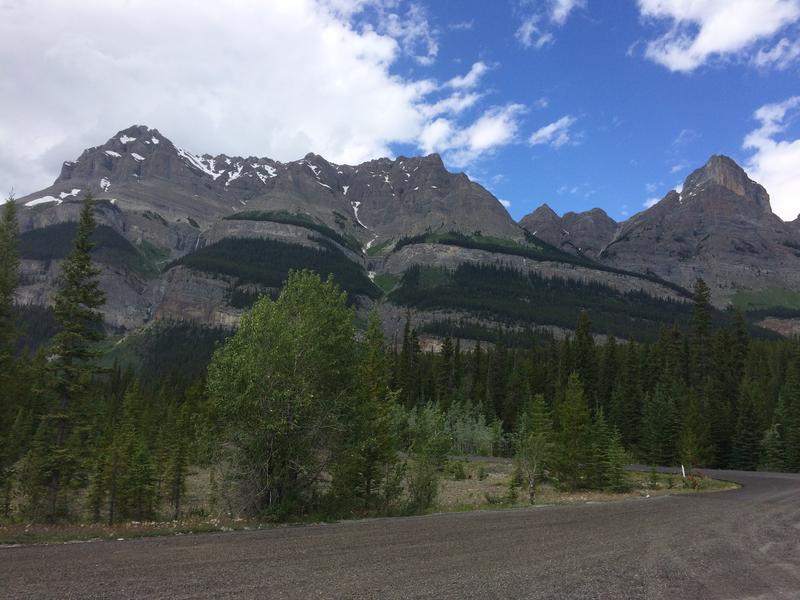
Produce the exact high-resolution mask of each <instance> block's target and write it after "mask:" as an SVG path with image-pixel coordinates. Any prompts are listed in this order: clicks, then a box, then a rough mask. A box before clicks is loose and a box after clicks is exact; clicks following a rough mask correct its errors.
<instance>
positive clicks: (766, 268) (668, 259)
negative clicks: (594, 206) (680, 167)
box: [599, 156, 800, 306]
mask: <svg viewBox="0 0 800 600" xmlns="http://www.w3.org/2000/svg"><path fill="white" fill-rule="evenodd" d="M599 258H600V259H601V261H603V262H605V263H608V264H613V265H616V266H623V265H624V267H625V268H629V269H632V270H640V271H643V270H650V271H652V272H654V273H656V274H658V275H660V276H661V277H664V278H665V279H669V280H671V281H675V282H677V283H679V284H681V285H684V286H691V284H692V282H693V281H694V280H695V279H696V278H698V277H702V278H703V279H705V280H706V282H707V283H708V284H709V286H710V287H711V291H712V298H713V300H714V301H715V303H717V304H718V305H720V306H724V305H725V304H727V303H728V302H731V301H736V299H737V295H738V294H740V293H742V292H748V293H752V292H758V291H761V290H769V289H787V290H794V291H797V290H800V236H798V233H797V230H796V229H795V228H793V227H792V226H791V225H790V224H787V223H784V222H783V221H782V220H781V219H780V218H779V217H777V216H776V215H775V214H773V213H772V210H771V208H770V203H769V195H768V194H767V192H766V190H765V189H764V188H763V187H762V186H761V185H759V184H758V183H756V182H754V181H752V180H751V179H750V178H749V177H747V174H746V173H745V172H744V170H743V169H742V168H741V167H739V166H738V165H737V164H736V163H735V162H734V161H733V160H731V159H730V158H727V157H725V156H712V157H711V159H710V160H709V161H708V162H707V163H706V165H705V166H703V167H701V168H700V169H697V170H696V171H694V172H693V173H691V174H690V175H689V176H688V177H687V178H686V180H685V182H684V185H683V188H682V191H681V192H680V193H679V192H676V191H671V192H669V193H668V194H667V195H666V196H665V197H664V198H663V199H662V200H661V201H660V202H658V203H657V204H656V205H654V206H653V207H651V208H649V209H647V210H645V211H643V212H641V213H639V214H637V215H634V216H633V217H631V219H629V220H628V221H626V222H625V223H623V224H622V226H621V227H620V228H619V230H618V232H617V233H616V235H615V236H614V238H613V240H611V241H610V243H609V244H608V245H607V246H606V247H605V248H604V249H603V251H602V252H601V253H600V256H599Z"/></svg>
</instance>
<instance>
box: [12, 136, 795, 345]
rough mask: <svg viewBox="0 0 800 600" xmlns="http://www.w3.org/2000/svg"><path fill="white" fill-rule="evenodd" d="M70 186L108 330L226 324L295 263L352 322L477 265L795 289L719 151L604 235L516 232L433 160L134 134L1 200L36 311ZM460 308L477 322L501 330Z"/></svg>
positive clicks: (651, 281)
mask: <svg viewBox="0 0 800 600" xmlns="http://www.w3.org/2000/svg"><path fill="white" fill-rule="evenodd" d="M87 192H91V193H92V194H93V195H94V197H95V198H96V200H97V202H96V216H97V221H98V225H99V227H98V232H97V236H96V237H97V240H96V241H97V248H96V250H95V260H96V261H97V263H98V264H99V265H100V267H101V270H102V275H101V279H102V285H103V288H104V289H105V291H106V294H107V297H108V302H107V304H106V306H105V307H104V316H105V319H106V321H107V322H108V323H109V324H110V325H111V326H113V327H115V328H119V329H123V330H132V329H136V328H138V327H141V326H142V325H144V324H146V323H148V322H150V321H153V320H157V319H170V320H180V319H191V320H195V321H199V322H202V323H207V324H213V325H223V326H230V327H233V326H235V325H236V324H237V323H238V319H239V318H240V316H241V314H242V311H243V309H245V308H246V307H247V306H249V303H250V302H252V299H253V298H255V297H256V296H257V295H258V294H259V293H269V292H274V291H275V290H277V289H278V288H279V287H280V285H281V282H282V281H283V279H284V278H285V275H286V273H287V272H288V270H289V269H302V268H312V269H315V270H317V271H319V272H321V273H323V274H327V273H333V274H334V275H335V277H336V279H337V281H339V282H340V283H341V284H342V285H343V287H344V288H345V289H346V290H347V291H348V293H350V295H351V298H352V300H353V301H354V302H355V304H356V306H357V307H359V309H360V310H366V309H367V308H368V307H369V306H371V305H372V303H373V302H374V301H376V300H378V299H380V298H381V297H382V296H383V297H384V299H386V296H385V293H386V292H388V291H390V290H391V289H392V288H393V287H395V286H397V285H400V281H401V278H402V276H403V274H404V273H407V272H408V271H409V270H410V269H412V268H414V267H416V266H422V267H429V268H431V269H434V270H436V269H439V270H440V272H442V273H453V272H454V271H455V270H456V269H457V267H459V265H464V264H468V265H488V266H491V267H502V268H510V269H511V270H512V271H513V272H515V273H528V274H531V276H533V277H543V278H545V280H546V279H547V278H553V277H555V278H559V279H562V280H567V281H570V282H574V283H575V284H576V285H592V286H594V285H597V284H601V285H602V286H606V288H607V290H609V291H607V292H603V293H608V294H627V293H630V292H639V291H642V292H644V293H645V294H647V295H648V296H649V297H652V298H660V299H664V298H670V299H673V300H674V299H681V298H682V297H683V296H682V294H681V292H680V290H679V289H677V288H676V286H674V285H671V282H674V283H678V284H680V285H682V286H684V287H690V286H691V284H692V283H693V282H694V279H695V278H696V277H698V276H701V277H704V278H705V279H706V280H707V281H709V283H710V284H711V285H712V289H713V290H714V299H715V301H717V302H718V303H719V304H721V305H722V304H724V303H725V302H727V301H728V300H729V299H730V298H731V297H732V296H733V295H734V294H735V293H737V291H739V290H746V289H749V290H761V289H768V288H770V287H781V288H786V287H787V286H795V289H799V288H798V284H800V262H798V261H800V223H798V222H795V223H790V224H786V223H783V222H782V221H780V219H778V218H777V217H775V215H773V214H772V212H771V211H770V207H769V197H768V195H767V193H766V191H764V189H763V188H762V187H761V186H759V185H758V184H756V183H755V182H752V181H750V180H749V179H748V178H747V176H746V174H745V173H744V171H742V170H741V169H740V168H739V167H738V166H737V165H736V164H735V163H733V161H731V160H730V159H727V158H724V157H712V159H711V160H710V161H709V163H708V164H707V165H706V166H705V167H703V168H702V169H698V170H697V171H695V172H694V173H692V175H690V176H689V177H688V178H687V180H686V183H685V185H684V189H683V193H682V194H677V193H675V192H671V193H670V194H668V195H667V196H666V197H665V198H664V199H663V200H662V201H661V202H659V203H658V204H657V205H656V206H654V207H652V208H651V209H649V210H647V211H645V212H643V213H640V214H638V215H636V216H634V217H633V218H631V219H630V220H629V221H627V222H625V223H622V224H617V223H616V222H615V221H614V220H613V219H611V218H610V217H609V216H608V215H607V214H606V213H605V212H603V211H602V210H600V209H594V210H590V211H587V212H583V213H567V214H565V215H564V216H563V217H559V216H558V215H557V214H556V213H555V212H553V211H552V210H551V209H550V208H549V207H548V206H546V205H545V206H542V207H540V208H539V209H537V210H536V211H535V212H534V213H532V214H530V215H528V216H527V217H525V218H524V219H522V220H521V222H520V223H519V224H517V223H515V222H514V221H513V220H512V219H511V218H510V216H509V215H508V213H507V212H506V210H505V209H504V208H503V207H502V205H501V204H500V202H499V201H498V200H497V199H496V198H495V197H494V196H492V195H491V194H490V193H489V192H488V191H486V190H485V189H484V188H483V187H481V186H480V185H478V184H476V183H474V182H472V181H470V180H469V178H468V177H466V176H465V175H463V174H453V173H449V172H448V171H447V170H446V169H445V167H444V165H443V164H442V161H441V159H440V158H439V157H438V156H437V155H430V156H425V157H411V158H407V157H400V158H397V159H395V160H390V159H385V158H384V159H378V160H373V161H369V162H367V163H363V164H361V165H356V166H351V165H336V164H332V163H329V162H328V161H326V160H325V159H324V158H322V157H320V156H317V155H314V154H308V155H306V156H305V157H304V158H302V159H300V160H297V161H293V162H289V163H280V162H277V161H274V160H271V159H268V158H257V157H247V158H244V157H236V156H233V157H229V156H225V155H217V156H211V155H195V154H192V153H191V152H189V151H187V150H185V149H182V148H179V147H176V146H175V145H174V144H173V143H172V142H171V141H170V140H168V139H167V138H166V137H164V136H163V135H162V134H161V133H160V132H159V131H157V130H155V129H150V128H148V127H144V126H134V127H130V128H128V129H125V130H123V131H120V132H119V133H117V134H116V135H115V136H113V137H112V138H110V139H109V140H108V141H107V142H106V143H105V144H103V145H101V146H97V147H95V148H90V149H87V150H85V151H84V152H83V153H82V154H81V156H80V157H79V158H78V159H77V160H75V161H68V162H65V163H64V165H63V167H62V170H61V173H60V175H59V176H58V178H57V179H56V181H55V182H54V183H53V185H52V186H50V187H48V188H46V189H44V190H41V191H39V192H37V193H35V194H31V195H29V196H27V197H24V198H20V199H18V203H19V204H20V210H19V221H20V228H21V231H22V236H21V239H22V257H23V265H22V266H23V285H22V287H21V288H20V291H19V300H20V301H21V302H23V303H34V304H45V305H46V304H49V303H50V302H51V300H52V294H53V290H54V289H55V287H56V285H57V280H58V277H59V274H60V268H61V262H62V260H63V258H64V257H65V256H66V255H67V253H68V252H69V248H70V243H71V235H73V234H74V224H75V222H76V221H77V218H78V213H79V211H80V206H81V200H82V198H83V196H84V194H85V193H87ZM451 232H456V235H455V236H454V235H452V234H451ZM448 236H449V237H448ZM401 240H402V243H401V244H400V247H398V248H396V249H395V247H394V246H395V244H397V243H398V242H400V241H401ZM541 241H544V242H547V243H548V244H549V246H547V245H546V244H542V243H541ZM631 271H633V272H638V273H639V274H640V275H637V274H636V273H630V272H631ZM641 274H648V275H647V276H645V277H642V276H641ZM656 276H658V277H661V278H663V279H664V280H667V281H666V282H665V281H660V280H659V279H658V277H656ZM373 281H374V282H377V283H380V284H381V285H382V286H383V290H381V289H379V288H378V286H377V285H376V283H373ZM455 283H457V281H455V280H454V284H455ZM473 283H474V282H473ZM517 283H518V282H517ZM517 283H515V284H514V285H517ZM448 285H449V284H448ZM520 289H522V288H520ZM676 289H677V291H676ZM593 290H594V288H593ZM523 291H524V290H523ZM595 291H596V290H594V291H592V292H591V293H595ZM437 293H438V292H437ZM452 293H453V294H456V295H457V294H459V293H460V292H459V291H458V290H456V289H454V291H453V292H452ZM481 293H482V292H481ZM525 293H527V292H525ZM445 296H446V295H445ZM445 296H442V297H445ZM388 298H389V301H390V302H393V301H395V300H394V299H393V297H392V296H389V297H388ZM522 301H523V300H520V302H522ZM627 301H629V300H625V301H624V302H627ZM555 302H556V303H557V302H558V301H557V299H556V300H555ZM624 302H623V304H624ZM462 304H463V302H462ZM398 310H401V309H399V308H398ZM470 310H472V312H474V313H476V314H477V313H480V314H481V316H480V319H481V320H482V321H483V322H486V323H490V322H494V323H495V325H493V327H495V328H496V327H497V326H500V324H501V323H507V322H508V321H507V320H506V321H503V319H504V318H505V319H508V317H507V316H506V317H503V318H501V317H500V316H497V315H493V314H492V311H491V309H483V308H481V309H480V310H478V309H477V308H474V307H473V308H472V309H470ZM504 310H506V312H508V307H506V308H505V309H504ZM476 311H477V312H476ZM384 312H385V311H384ZM389 312H392V311H389ZM395 312H396V311H395ZM401 312H402V311H401ZM441 312H442V310H438V309H437V311H436V314H439V313H441ZM511 312H514V313H515V314H518V316H519V315H520V314H521V315H522V316H523V317H524V319H526V323H528V324H530V323H531V322H533V323H536V322H537V320H536V319H538V318H541V319H546V317H538V316H537V314H538V313H537V311H531V312H530V315H528V313H527V312H526V311H522V312H521V313H517V312H515V311H511ZM387 314H388V313H387ZM392 314H394V313H392ZM398 314H399V313H398ZM463 317H464V315H463V314H460V316H459V318H463ZM515 318H517V317H515ZM559 318H560V319H561V321H560V324H559V327H561V328H563V327H565V326H569V325H565V324H564V322H565V319H564V318H563V315H561V316H560V317H559ZM503 326H505V325H503Z"/></svg>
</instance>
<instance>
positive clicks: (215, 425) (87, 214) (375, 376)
mask: <svg viewBox="0 0 800 600" xmlns="http://www.w3.org/2000/svg"><path fill="white" fill-rule="evenodd" d="M94 231H95V223H94V212H93V203H92V199H91V198H90V197H87V199H86V200H85V203H84V208H83V211H82V213H81V217H80V222H79V223H78V225H77V228H76V233H75V237H74V239H73V242H72V246H71V250H70V251H69V253H68V254H67V256H66V258H65V260H64V263H63V277H62V283H61V287H60V288H59V290H58V292H57V294H56V297H55V302H54V307H53V309H52V311H50V313H51V315H52V319H53V321H52V322H53V330H54V335H53V336H52V337H51V338H50V339H49V340H47V341H46V342H44V343H42V345H40V346H39V347H38V349H36V350H33V349H23V350H19V346H20V339H25V338H24V336H23V332H21V330H20V327H21V325H23V324H24V322H23V321H22V320H19V319H18V314H19V313H18V311H17V310H16V308H15V306H14V302H13V298H14V290H15V288H16V286H17V283H18V279H19V258H18V257H19V253H18V236H17V228H16V218H15V204H14V202H13V201H10V202H8V203H7V204H6V205H4V207H3V217H2V221H1V222H0V398H2V404H0V523H2V525H0V539H2V540H5V541H14V540H16V541H26V540H27V541H31V540H35V539H63V538H65V537H69V536H70V535H71V534H70V533H69V532H78V533H74V535H75V536H76V537H79V538H81V537H97V536H100V537H107V536H108V535H117V536H118V537H125V536H126V535H128V536H130V535H149V534H156V533H164V532H172V533H175V532H184V531H187V532H188V531H201V530H206V529H211V530H218V529H225V528H244V527H254V526H264V525H268V524H269V525H275V524H280V523H286V522H317V521H325V520H333V519H341V518H354V517H356V518H358V517H369V516H382V515H406V514H421V513H426V512H430V511H434V510H442V509H452V510H456V509H460V508H461V509H463V508H466V507H473V508H481V507H485V506H517V505H521V504H524V505H528V504H541V503H558V502H569V501H576V500H575V499H576V498H585V500H580V501H596V500H602V499H608V498H625V497H630V496H631V495H634V496H636V495H641V494H642V492H644V494H645V495H647V493H648V491H647V490H648V489H649V490H651V491H652V492H660V491H663V490H675V491H679V490H681V489H682V488H683V486H685V485H688V487H689V488H697V489H702V488H704V487H711V488H713V487H715V486H717V484H716V483H713V482H708V481H705V480H703V479H702V478H694V475H693V476H692V477H693V478H690V479H689V480H688V483H686V482H684V481H683V480H682V479H681V480H676V479H674V478H673V479H670V476H660V475H656V474H645V475H641V474H631V473H629V472H627V471H626V470H625V465H626V464H628V463H629V462H632V461H634V460H636V461H639V462H644V463H646V464H652V465H677V464H683V465H685V467H686V468H687V470H689V472H690V473H691V472H692V470H693V469H695V468H697V467H705V466H708V467H720V468H728V467H733V468H739V469H757V468H765V469H770V470H790V471H798V470H800V346H798V343H797V341H775V342H766V341H754V340H752V339H750V337H749V335H748V331H747V328H746V326H745V323H744V320H743V319H742V318H741V317H739V318H737V319H736V320H735V321H734V322H733V324H732V325H730V326H727V327H725V328H717V327H715V326H714V324H713V322H712V318H711V313H712V311H711V308H710V304H709V291H708V288H707V287H706V286H705V284H703V282H702V281H698V283H697V285H696V287H695V289H694V299H695V303H694V308H693V311H692V313H691V315H690V316H689V318H688V321H687V322H686V324H685V325H683V326H679V325H676V326H674V327H672V328H671V329H664V330H662V331H661V333H660V336H659V339H658V341H657V342H655V343H651V344H638V343H634V342H627V343H619V342H617V341H616V340H615V339H614V338H610V339H608V340H607V341H606V342H605V343H603V344H598V343H596V341H595V339H594V337H593V335H592V324H591V319H590V316H589V313H587V312H583V313H581V315H580V317H579V319H578V322H577V325H576V327H575V334H574V336H571V337H567V338H566V339H564V340H562V341H559V342H556V341H555V340H553V339H552V338H551V339H549V340H547V341H535V342H534V343H532V344H530V345H528V346H527V347H517V346H515V345H513V344H512V343H509V342H508V340H506V339H505V338H504V337H503V336H502V334H501V333H498V337H497V341H496V343H495V344H493V345H491V346H489V347H482V346H481V344H480V343H478V344H477V345H475V346H474V347H471V348H469V349H465V348H462V342H461V340H460V339H459V338H452V337H450V336H449V335H445V336H444V339H443V343H442V348H441V351H440V352H437V353H432V352H423V351H422V350H421V348H420V342H419V334H418V332H417V330H416V328H415V327H414V323H413V318H412V316H411V315H409V317H408V319H407V320H406V324H405V329H404V332H403V335H402V338H401V339H399V340H398V343H397V345H394V346H388V345H387V344H386V341H385V339H384V336H383V332H382V331H381V327H380V322H379V320H378V317H377V314H376V313H375V312H372V313H371V314H370V316H369V318H368V320H367V322H366V326H365V327H364V329H365V331H363V332H357V324H358V321H357V320H356V314H355V308H354V307H353V306H352V304H350V303H349V302H348V298H347V295H346V293H344V292H343V291H342V290H341V289H340V288H339V287H338V285H337V283H336V282H335V276H328V277H321V276H320V274H319V273H315V272H312V271H290V272H289V275H288V278H287V280H286V282H285V285H284V286H283V287H282V289H281V290H280V292H279V294H277V295H276V296H275V297H272V296H262V297H260V298H258V299H257V300H256V301H255V304H254V305H253V307H252V309H251V310H250V311H249V312H248V313H247V314H246V315H245V317H244V319H243V320H242V323H241V326H240V328H239V329H238V331H236V332H235V333H233V334H232V335H225V334H223V333H222V332H219V331H213V330H209V331H205V332H204V333H203V334H202V335H200V334H198V331H197V330H196V329H195V328H194V327H193V326H189V325H183V326H182V325H180V324H177V325H174V326H171V327H165V328H164V329H163V330H161V334H164V335H170V336H173V337H172V338H165V339H164V340H160V338H159V335H160V334H159V330H153V331H152V332H151V334H152V335H153V336H154V339H144V340H142V341H141V343H142V344H143V346H142V347H143V348H147V351H146V353H148V354H152V355H153V356H147V357H144V358H143V360H141V362H140V363H139V368H138V370H134V369H128V368H122V367H120V366H119V363H117V362H115V361H109V357H110V356H113V353H114V347H116V344H113V345H110V344H108V343H107V342H105V341H104V337H105V333H104V330H103V326H102V322H101V315H100V312H99V309H100V308H101V307H102V305H103V303H104V296H103V293H102V291H101V290H100V287H99V271H98V269H97V268H96V267H95V265H94V263H93V255H92V250H93V245H94V241H93V239H94V238H93V232H94ZM220 256H222V255H209V256H207V258H208V259H209V260H212V259H217V258H220ZM222 258H224V256H222ZM251 266H252V268H253V269H256V268H260V267H258V266H257V265H255V263H254V264H253V265H250V266H248V265H244V266H242V265H239V267H240V268H245V267H247V268H248V269H249V268H250V267H251ZM430 275H432V276H441V274H437V273H433V274H430ZM534 310H535V308H534ZM165 332H166V333H165ZM181 336H183V338H184V342H183V343H181V342H180V339H181ZM169 339H172V342H169V343H165V341H168V340H169ZM109 346H111V347H109ZM156 355H157V356H156ZM206 362H207V363H208V364H207V365H206ZM206 367H207V368H206ZM474 455H479V456H484V457H489V456H493V457H501V458H505V459H506V460H505V461H502V460H501V461H495V462H490V461H477V462H464V461H461V460H459V459H456V460H454V459H453V458H452V457H454V456H474ZM647 478H651V479H647ZM463 482H471V483H470V484H465V483H463ZM488 485H491V486H493V487H491V488H487V487H486V486H488ZM647 485H650V487H649V488H648V487H646V486H647ZM459 486H461V487H464V486H467V487H468V491H469V494H468V495H462V496H459V495H458V493H457V491H458V489H459ZM498 486H499V487H498ZM473 488H474V489H475V490H478V491H477V494H478V495H477V497H474V494H473ZM670 493H671V492H670ZM80 532H83V533H80ZM97 532H100V533H97ZM103 532H104V533H103ZM120 532H122V533H120ZM37 536H39V537H37Z"/></svg>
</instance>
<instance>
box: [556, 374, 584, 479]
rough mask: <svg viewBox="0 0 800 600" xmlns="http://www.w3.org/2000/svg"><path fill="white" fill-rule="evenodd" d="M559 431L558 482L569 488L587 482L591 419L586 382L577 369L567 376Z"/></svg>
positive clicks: (560, 408)
mask: <svg viewBox="0 0 800 600" xmlns="http://www.w3.org/2000/svg"><path fill="white" fill-rule="evenodd" d="M558 422H559V432H558V436H557V444H558V445H557V448H556V452H557V453H558V457H557V459H556V461H555V467H556V471H557V473H558V479H559V482H560V483H561V484H562V485H563V486H564V487H566V488H568V489H576V488H579V487H582V486H583V485H585V484H586V476H587V467H588V465H589V462H590V460H591V452H592V447H591V435H592V419H591V416H590V415H589V407H588V406H587V404H586V398H585V397H584V395H583V383H582V382H581V380H580V377H579V376H578V374H577V373H573V374H572V375H570V377H569V379H568V380H567V388H566V390H565V395H564V400H563V401H562V402H561V405H560V407H559V410H558Z"/></svg>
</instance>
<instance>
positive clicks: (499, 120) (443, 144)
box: [420, 104, 525, 167]
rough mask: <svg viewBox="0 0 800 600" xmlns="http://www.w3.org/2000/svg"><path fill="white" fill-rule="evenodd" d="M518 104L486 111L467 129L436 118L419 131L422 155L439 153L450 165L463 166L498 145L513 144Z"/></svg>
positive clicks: (522, 107) (517, 122) (520, 108)
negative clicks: (420, 132)
mask: <svg viewBox="0 0 800 600" xmlns="http://www.w3.org/2000/svg"><path fill="white" fill-rule="evenodd" d="M524 112H525V107H524V106H523V105H521V104H508V105H505V106H498V107H494V108H492V109H489V110H487V111H486V112H484V114H483V115H481V116H480V117H479V118H478V119H477V120H476V121H475V122H474V123H472V124H471V125H470V126H469V127H465V128H461V129H459V128H458V127H457V126H455V124H454V123H453V122H452V121H451V120H450V119H447V118H439V119H436V120H434V121H432V122H431V123H429V124H428V125H426V127H425V128H424V129H423V131H422V134H421V136H420V145H421V147H422V149H423V150H424V151H425V152H442V153H445V155H446V156H447V157H448V159H449V161H450V163H451V164H453V165H454V166H457V167H462V166H465V165H467V164H469V163H471V162H473V161H475V160H476V159H477V158H478V157H480V156H481V155H483V154H486V153H490V152H492V150H494V149H495V148H497V147H499V146H503V145H505V144H508V143H511V142H513V141H515V139H516V137H517V132H518V130H519V117H520V116H521V115H522V114H523V113H524Z"/></svg>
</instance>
